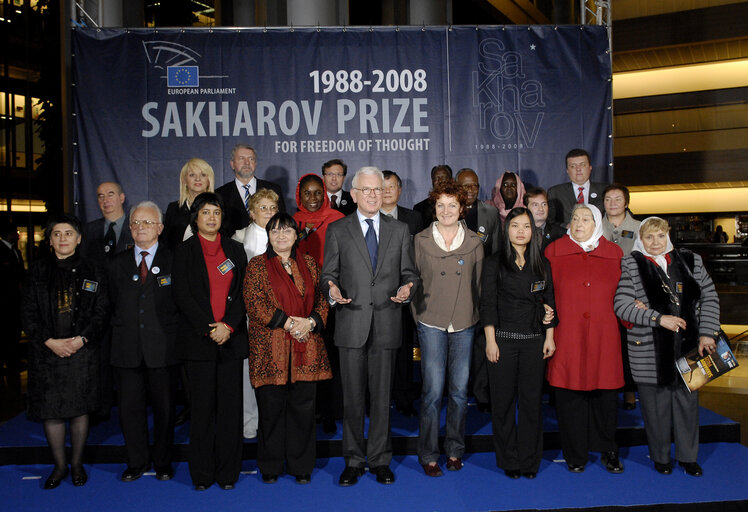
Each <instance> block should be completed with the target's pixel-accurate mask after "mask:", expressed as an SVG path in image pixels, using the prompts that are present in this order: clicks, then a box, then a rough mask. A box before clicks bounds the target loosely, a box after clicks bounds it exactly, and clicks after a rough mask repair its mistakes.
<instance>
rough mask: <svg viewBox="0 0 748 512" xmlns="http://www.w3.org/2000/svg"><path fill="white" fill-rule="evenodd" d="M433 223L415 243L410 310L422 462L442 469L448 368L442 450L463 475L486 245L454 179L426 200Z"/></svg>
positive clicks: (432, 471) (434, 471)
mask: <svg viewBox="0 0 748 512" xmlns="http://www.w3.org/2000/svg"><path fill="white" fill-rule="evenodd" d="M429 200H430V201H431V204H432V206H433V208H434V212H435V214H436V221H434V222H432V223H431V225H430V226H429V227H427V228H426V229H424V230H423V231H421V232H420V233H418V234H417V235H416V236H415V257H416V267H417V269H418V272H419V273H420V275H421V279H422V280H423V287H422V288H419V289H418V292H417V293H416V295H415V296H414V297H413V302H412V305H411V306H412V311H413V316H414V318H415V320H416V323H417V330H418V339H419V340H420V344H421V373H422V375H423V390H422V392H421V417H420V428H419V434H418V462H420V463H421V465H422V466H423V470H424V472H425V473H426V474H427V475H428V476H432V477H435V476H442V474H443V473H442V470H441V468H440V467H439V463H438V460H439V444H438V441H439V413H440V411H441V407H442V397H443V395H444V381H445V377H446V374H447V368H449V372H448V373H449V386H448V389H449V392H448V395H449V396H448V402H447V425H446V432H445V434H446V436H445V439H444V451H445V452H446V455H447V469H449V470H450V471H458V470H460V469H462V456H463V454H464V453H465V414H466V413H467V385H468V375H469V373H470V357H471V354H472V347H473V334H474V332H475V325H476V324H477V323H478V296H479V294H480V275H481V268H482V266H483V243H482V242H481V239H480V237H478V235H477V234H476V233H474V232H472V231H470V230H469V229H467V227H466V226H465V223H464V222H463V221H461V219H462V217H463V216H464V214H465V205H466V202H467V198H466V193H465V190H464V189H463V188H462V187H460V186H459V185H458V184H457V183H456V182H455V181H453V180H451V179H450V180H445V181H439V182H437V183H436V184H435V185H434V188H433V189H432V190H431V193H430V194H429Z"/></svg>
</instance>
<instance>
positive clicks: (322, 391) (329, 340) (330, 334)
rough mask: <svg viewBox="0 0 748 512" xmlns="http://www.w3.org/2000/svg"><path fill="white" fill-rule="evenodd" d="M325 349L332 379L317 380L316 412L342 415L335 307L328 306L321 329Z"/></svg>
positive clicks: (338, 417) (332, 416) (322, 414)
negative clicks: (323, 325) (325, 321)
mask: <svg viewBox="0 0 748 512" xmlns="http://www.w3.org/2000/svg"><path fill="white" fill-rule="evenodd" d="M322 338H323V339H324V340H325V350H327V358H328V359H329V361H330V370H331V371H332V379H328V380H321V381H318V382H317V412H318V413H319V415H320V416H322V417H323V418H334V419H341V418H342V417H343V385H342V383H341V380H340V355H339V354H338V347H336V346H335V308H330V312H329V313H328V315H327V323H326V324H325V328H324V330H323V331H322Z"/></svg>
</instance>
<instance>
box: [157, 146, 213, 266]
mask: <svg viewBox="0 0 748 512" xmlns="http://www.w3.org/2000/svg"><path fill="white" fill-rule="evenodd" d="M215 183H216V178H215V174H214V173H213V168H212V167H211V166H210V164H209V163H208V162H206V161H205V160H203V159H202V158H190V159H189V160H187V163H186V164H184V166H183V167H182V171H181V172H180V173H179V201H174V202H172V203H169V206H168V207H167V208H166V214H165V215H164V232H163V233H162V234H161V237H160V239H161V242H165V243H166V245H167V246H168V247H169V250H170V251H174V249H175V248H176V247H177V245H179V244H180V243H181V242H182V240H184V239H185V234H186V233H185V232H186V231H187V229H188V228H189V226H190V206H191V205H192V203H193V202H194V201H195V198H196V197H197V196H198V195H200V194H202V193H203V192H213V190H214V188H215ZM193 233H194V231H190V235H192V234H193ZM188 238H189V237H188Z"/></svg>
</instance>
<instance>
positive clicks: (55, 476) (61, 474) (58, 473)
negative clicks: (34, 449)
mask: <svg viewBox="0 0 748 512" xmlns="http://www.w3.org/2000/svg"><path fill="white" fill-rule="evenodd" d="M68 473H69V471H68V467H67V466H65V469H59V468H55V469H54V470H53V471H52V474H51V475H49V478H47V481H46V482H44V488H45V489H54V488H55V487H58V486H59V485H60V483H61V482H62V481H63V480H65V478H66V477H67V476H68Z"/></svg>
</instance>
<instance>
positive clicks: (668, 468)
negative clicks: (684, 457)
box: [655, 462, 673, 475]
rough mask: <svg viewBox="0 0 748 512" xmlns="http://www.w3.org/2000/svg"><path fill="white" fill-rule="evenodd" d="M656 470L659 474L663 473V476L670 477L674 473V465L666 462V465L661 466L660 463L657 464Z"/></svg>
mask: <svg viewBox="0 0 748 512" xmlns="http://www.w3.org/2000/svg"><path fill="white" fill-rule="evenodd" d="M655 469H656V470H657V472H658V473H662V474H663V475H669V474H670V473H672V472H673V465H672V464H670V463H669V462H665V463H664V464H660V463H659V462H655Z"/></svg>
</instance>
